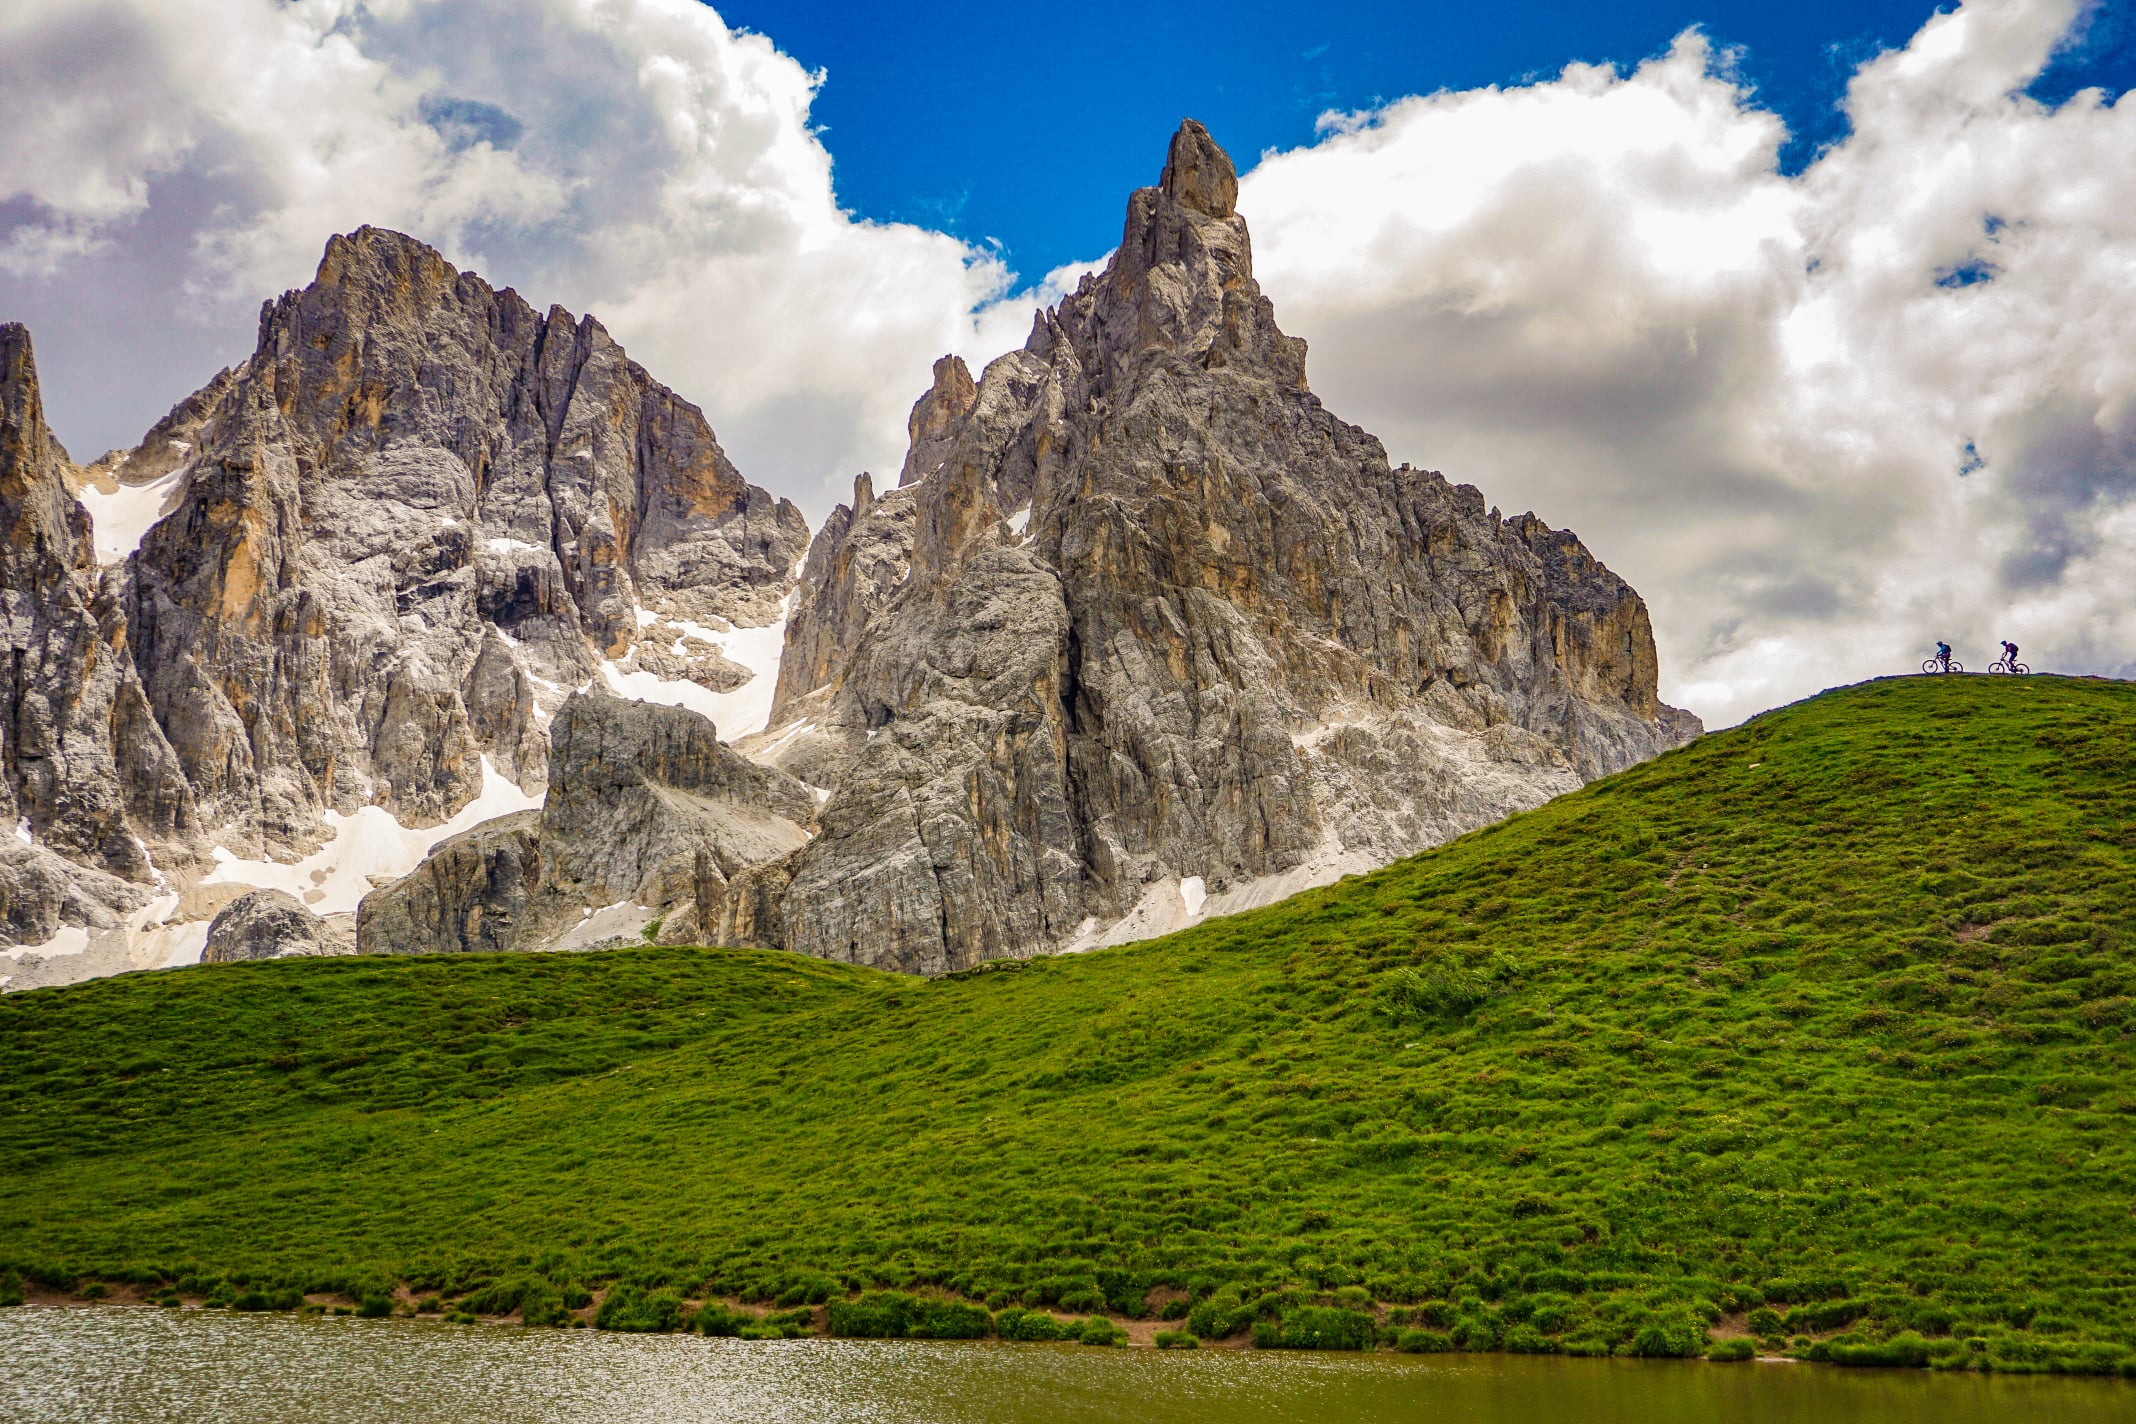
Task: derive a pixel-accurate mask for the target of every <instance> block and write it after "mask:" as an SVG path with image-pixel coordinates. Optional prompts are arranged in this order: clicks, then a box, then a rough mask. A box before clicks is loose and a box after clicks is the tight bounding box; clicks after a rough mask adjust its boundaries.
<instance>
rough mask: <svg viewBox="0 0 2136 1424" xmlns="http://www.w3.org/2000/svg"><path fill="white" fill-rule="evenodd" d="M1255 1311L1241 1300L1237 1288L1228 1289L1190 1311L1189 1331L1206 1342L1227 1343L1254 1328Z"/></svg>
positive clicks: (1195, 1304)
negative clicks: (1242, 1332) (1225, 1340)
mask: <svg viewBox="0 0 2136 1424" xmlns="http://www.w3.org/2000/svg"><path fill="white" fill-rule="evenodd" d="M1253 1317H1254V1311H1253V1308H1252V1307H1250V1306H1248V1305H1247V1304H1245V1303H1244V1302H1243V1301H1241V1300H1240V1299H1239V1290H1238V1287H1237V1286H1225V1287H1224V1288H1223V1289H1222V1290H1220V1291H1218V1292H1216V1293H1215V1294H1214V1295H1212V1296H1210V1297H1209V1298H1208V1299H1207V1300H1198V1301H1196V1302H1194V1305H1193V1307H1192V1308H1191V1309H1189V1310H1188V1311H1187V1329H1188V1330H1189V1331H1191V1332H1192V1333H1193V1334H1195V1335H1197V1336H1199V1337H1200V1338H1202V1339H1204V1340H1224V1339H1228V1338H1230V1337H1231V1336H1233V1335H1236V1334H1238V1333H1240V1332H1241V1331H1244V1330H1250V1329H1252V1328H1253Z"/></svg>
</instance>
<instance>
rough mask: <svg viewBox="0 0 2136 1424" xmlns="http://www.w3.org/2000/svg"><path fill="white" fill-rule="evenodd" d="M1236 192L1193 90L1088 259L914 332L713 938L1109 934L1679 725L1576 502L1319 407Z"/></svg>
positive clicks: (909, 966) (1001, 945)
mask: <svg viewBox="0 0 2136 1424" xmlns="http://www.w3.org/2000/svg"><path fill="white" fill-rule="evenodd" d="M1236 195H1237V180H1236V177H1235V176H1234V173H1233V170H1232V166H1231V163H1230V160H1229V159H1228V158H1227V157H1226V156H1225V154H1224V153H1223V151H1222V150H1221V149H1220V148H1218V147H1217V145H1216V144H1215V143H1214V142H1213V141H1212V140H1211V139H1210V137H1209V135H1208V134H1207V133H1206V132H1205V131H1204V130H1203V129H1202V128H1201V126H1200V125H1198V124H1195V123H1192V122H1191V121H1190V122H1189V123H1187V124H1186V125H1185V126H1184V127H1183V128H1182V129H1181V130H1180V131H1179V133H1178V134H1177V135H1176V136H1175V137H1174V139H1173V141H1172V145H1171V151H1170V153H1169V155H1168V158H1167V161H1166V164H1165V167H1164V172H1163V175H1162V177H1161V179H1160V181H1159V183H1158V186H1156V187H1154V188H1145V189H1142V190H1140V191H1139V192H1137V193H1135V194H1134V196H1133V197H1132V199H1131V200H1130V202H1129V204H1128V213H1127V221H1126V226H1125V230H1124V232H1123V233H1122V237H1121V243H1120V247H1119V250H1118V252H1117V253H1116V255H1115V256H1114V258H1113V260H1112V262H1111V263H1110V265H1109V266H1108V267H1107V269H1106V270H1105V272H1104V273H1103V274H1102V275H1101V276H1098V277H1095V278H1086V279H1085V280H1084V282H1083V283H1082V284H1081V286H1080V287H1079V288H1078V290H1077V291H1076V292H1075V293H1074V294H1073V295H1072V296H1071V297H1069V298H1068V299H1067V300H1065V301H1064V302H1062V303H1061V304H1060V305H1059V306H1058V307H1057V308H1055V309H1054V310H1052V311H1049V312H1046V313H1043V314H1041V316H1040V317H1039V319H1038V320H1037V321H1036V323H1035V324H1034V326H1033V329H1032V332H1031V335H1030V338H1029V340H1028V341H1027V342H1026V343H1025V345H1024V347H1023V349H1022V350H1020V351H1015V352H1011V353H1010V354H1008V355H1006V356H1003V357H1001V358H1000V359H999V360H997V361H995V362H993V363H992V364H991V365H990V366H988V368H987V369H986V371H985V372H984V374H983V375H982V376H981V378H980V379H979V380H978V381H977V382H976V383H974V382H972V381H971V380H970V377H969V375H968V374H967V373H964V371H963V368H962V366H961V363H954V362H947V361H945V362H944V363H942V364H940V365H938V366H937V367H936V372H935V383H934V386H933V388H932V389H931V390H930V391H929V392H928V393H927V394H926V395H925V396H924V397H923V398H922V399H921V401H920V403H919V404H918V406H916V407H915V409H914V412H913V419H912V422H911V435H912V454H911V455H910V456H909V457H908V459H907V461H906V464H905V468H904V470H903V472H902V477H901V479H902V483H901V485H900V487H899V489H898V490H897V491H896V492H895V496H894V498H895V499H896V500H897V504H896V506H895V507H894V508H893V507H892V498H893V497H886V498H884V499H880V500H876V499H873V498H872V497H871V495H870V492H869V491H867V490H865V489H863V490H861V491H859V492H857V493H858V497H857V498H856V503H855V506H854V507H853V508H851V509H849V510H848V509H841V511H840V512H839V513H837V514H836V515H834V516H833V518H832V519H831V520H830V521H829V522H828V523H827V524H826V526H825V528H824V529H823V531H821V532H820V533H819V535H818V536H817V539H816V541H815V543H814V545H813V547H812V548H811V550H810V552H809V556H808V561H807V564H806V565H805V568H804V574H803V581H802V589H801V591H800V594H799V595H798V598H797V603H796V607H795V611H794V614H793V616H792V618H791V620H790V622H789V625H788V651H787V658H788V661H787V663H786V665H785V666H784V667H783V668H782V675H781V680H780V686H779V705H778V708H777V710H776V711H775V714H774V717H773V727H772V729H771V730H769V731H767V732H766V733H765V734H764V736H763V738H762V739H760V742H759V743H758V745H760V746H762V747H764V748H765V749H766V751H767V754H769V755H772V756H773V757H774V758H775V759H776V760H778V761H779V763H780V764H781V765H784V766H788V767H791V768H793V769H795V770H796V771H798V772H800V773H801V774H803V775H805V776H807V777H809V779H811V780H812V781H815V782H817V783H818V784H821V785H826V786H834V787H835V794H834V795H833V796H832V798H831V799H830V801H829V803H828V804H827V805H826V806H825V807H824V809H823V812H822V815H821V826H822V833H821V835H820V836H819V837H818V838H817V839H816V840H815V841H814V842H812V843H811V844H810V845H809V846H808V847H807V848H806V849H804V850H803V851H801V852H799V853H798V854H797V855H795V856H794V857H792V858H791V859H790V860H789V861H787V862H783V863H780V864H778V865H776V866H772V867H768V868H765V869H763V870H760V871H758V872H754V873H752V874H751V875H749V876H746V877H743V878H742V879H741V880H740V881H739V882H737V883H736V884H734V885H733V886H731V887H730V888H729V890H728V891H727V892H725V894H726V896H727V899H728V901H729V903H728V904H727V905H726V907H725V908H724V909H723V910H722V912H721V913H722V915H723V916H724V919H723V921H722V923H723V924H724V925H725V927H726V931H727V933H728V934H729V936H730V937H732V938H736V939H744V940H754V941H757V942H763V943H771V944H779V945H785V946H788V947H791V948H793V949H797V950H801V951H804V952H807V953H811V954H817V955H824V956H828V957H832V958H837V959H846V960H855V961H860V962H865V963H872V964H880V965H883V966H885V967H892V968H899V969H906V970H913V971H919V972H940V971H943V970H951V969H957V968H962V967H964V966H966V965H969V964H971V963H973V962H975V961H978V960H981V959H985V958H990V957H995V956H1000V955H1023V954H1032V953H1039V952H1044V951H1047V950H1049V949H1055V948H1060V947H1064V946H1070V945H1076V944H1087V943H1093V942H1103V941H1106V940H1108V939H1113V938H1124V937H1132V936H1134V935H1136V934H1140V933H1149V932H1154V931H1159V930H1162V929H1164V928H1168V927H1170V926H1171V925H1172V924H1175V923H1179V922H1181V921H1182V919H1183V918H1186V917H1190V916H1191V915H1192V914H1194V913H1196V912H1200V911H1203V910H1204V909H1206V910H1209V911H1214V910H1221V909H1230V908H1238V907H1241V906H1243V905H1245V904H1249V903H1254V902H1256V901H1257V900H1258V899H1260V898H1270V897H1273V896H1274V895H1275V894H1278V893H1285V892H1287V891H1288V890H1290V889H1295V888H1299V887H1300V886H1302V885H1304V884H1306V883H1311V882H1312V881H1314V880H1320V879H1327V878H1332V876H1333V875H1335V874H1337V873H1340V872H1342V871H1345V870H1354V869H1363V868H1366V867H1369V866H1372V865H1377V864H1381V863H1384V862H1386V861H1388V860H1391V859H1394V858H1396V857H1398V856H1400V855H1404V854H1408V853H1411V852H1413V851H1416V850H1419V849H1422V848H1425V847H1427V846H1430V845H1433V844H1436V843H1438V842H1440V841H1443V840H1445V839H1447V838H1449V837H1451V836H1453V835H1456V834H1459V833H1460V832H1462V831H1465V830H1469V829H1472V828H1474V827H1476V826H1479V825H1483V824H1486V823H1488V822H1490V821H1493V820H1496V819H1498V818H1500V817H1502V816H1504V815H1506V814H1508V813H1509V812H1512V811H1515V810H1519V809H1522V808H1524V807H1526V806H1530V805H1534V804H1536V803H1538V802H1540V801H1542V800H1544V799H1547V798H1548V797H1549V796H1552V795H1555V794H1558V793H1559V792H1562V791H1565V790H1569V789H1571V788H1573V787H1575V786H1577V785H1579V784H1580V783H1581V781H1582V780H1584V779H1588V778H1592V777H1595V776H1599V775H1602V774H1604V773H1607V772H1609V771H1613V770H1616V769H1619V768H1621V767H1623V766H1626V765H1629V764H1631V763H1632V762H1634V761H1637V760H1639V759H1641V758H1643V757H1647V756H1651V755H1653V754H1655V753H1656V752H1658V751H1661V750H1663V749H1665V748H1667V747H1669V746H1671V745H1674V744H1676V743H1678V742H1680V741H1683V740H1685V739H1687V738H1688V737H1689V736H1692V735H1695V734H1696V732H1697V730H1698V729H1697V723H1696V720H1695V719H1693V718H1691V717H1690V716H1689V714H1686V713H1681V712H1677V711H1675V710H1674V709H1670V708H1666V707H1664V706H1662V704H1661V703H1660V701H1659V700H1658V698H1657V696H1656V692H1655V680H1656V667H1655V656H1654V643H1653V636H1652V632H1651V629H1650V626H1649V624H1648V619H1647V612H1646V608H1645V605H1644V604H1643V602H1642V601H1641V600H1640V599H1639V597H1638V595H1637V594H1636V593H1634V592H1633V591H1632V590H1631V589H1630V588H1629V587H1628V586H1626V585H1625V584H1624V582H1623V581H1622V580H1620V579H1618V578H1616V577H1615V576H1614V575H1612V574H1611V573H1610V572H1609V571H1608V570H1607V569H1606V568H1604V567H1603V566H1602V565H1601V564H1600V563H1599V562H1598V561H1596V560H1595V559H1594V558H1593V556H1592V555H1590V554H1589V553H1588V552H1587V551H1586V549H1584V548H1583V547H1582V546H1581V545H1580V543H1579V541H1578V540H1577V539H1576V538H1574V537H1573V536H1572V535H1571V534H1569V533H1564V532H1561V531H1556V530H1552V529H1550V528H1548V527H1547V526H1546V525H1544V524H1543V523H1542V522H1541V521H1540V520H1537V519H1536V518H1535V517H1534V516H1532V515H1526V516H1522V517H1520V518H1517V519H1512V520H1507V519H1503V518H1501V517H1499V515H1498V514H1497V513H1496V511H1487V510H1486V508H1485V505H1484V500H1483V497H1482V496H1481V495H1480V494H1478V493H1477V492H1476V491H1475V490H1474V489H1473V488H1470V487H1468V486H1456V485H1451V484H1449V483H1448V482H1447V481H1446V480H1445V479H1444V478H1442V477H1441V476H1439V475H1438V474H1436V473H1432V472H1428V471H1422V470H1413V469H1410V468H1408V467H1407V466H1403V467H1400V468H1390V466H1389V463H1388V460H1387V457H1386V453H1385V451H1384V450H1383V449H1382V447H1381V446H1380V444H1379V442H1378V441H1377V440H1375V439H1373V437H1371V436H1370V435H1368V434H1366V433H1365V432H1364V431H1362V430H1359V429H1357V428H1356V427H1354V426H1350V425H1347V424H1345V423H1343V422H1342V421H1340V420H1338V419H1337V418H1335V417H1334V416H1333V415H1331V414H1330V413H1329V412H1327V411H1326V410H1325V409H1324V408H1323V407H1322V406H1321V404H1320V402H1319V400H1318V399H1317V398H1316V397H1314V396H1313V394H1312V393H1311V391H1310V390H1309V389H1308V388H1307V386H1306V380H1305V346H1304V343H1303V342H1302V341H1299V340H1296V339H1295V338H1291V337H1288V336H1285V335H1284V334H1283V333H1282V331H1281V330H1279V329H1278V327H1277V326H1276V323H1275V317H1274V312H1273V309H1272V307H1271V305H1270V303H1269V302H1268V300H1267V299H1266V298H1265V297H1264V296H1262V294H1261V292H1260V289H1259V287H1258V286H1257V285H1256V283H1255V282H1254V279H1253V270H1252V251H1251V244H1250V241H1249V238H1248V234H1247V230H1246V224H1245V222H1244V220H1243V219H1242V218H1241V217H1240V216H1239V215H1238V213H1237V212H1236V210H1235V207H1234V204H1235V201H1236ZM907 551H909V552H907ZM901 556H902V557H901ZM900 563H902V567H899V565H900ZM893 574H895V576H893ZM781 723H786V724H788V725H787V726H786V727H785V728H784V729H782V728H781V725H780V724H781ZM797 729H798V730H797ZM1189 877H1200V878H1201V882H1202V883H1201V885H1199V886H1194V885H1191V884H1189V885H1188V886H1187V887H1186V889H1185V894H1184V896H1183V895H1182V881H1185V880H1187V879H1188V878H1189ZM1199 893H1206V895H1207V896H1208V903H1207V905H1206V907H1204V906H1202V905H1200V904H1196V903H1193V902H1194V900H1195V899H1196V897H1197V895H1198V894H1199Z"/></svg>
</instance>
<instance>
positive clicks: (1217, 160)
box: [1157, 119, 1239, 218]
mask: <svg viewBox="0 0 2136 1424" xmlns="http://www.w3.org/2000/svg"><path fill="white" fill-rule="evenodd" d="M1157 186H1158V188H1160V189H1161V190H1163V192H1164V195H1165V196H1166V197H1168V198H1170V199H1172V200H1173V201H1174V202H1176V203H1179V204H1181V205H1182V206H1184V207H1188V208H1192V209H1193V210H1194V211H1195V212H1198V213H1202V214H1205V215H1206V216H1208V217H1212V218H1228V217H1230V216H1232V215H1233V214H1234V213H1236V212H1237V211H1238V207H1239V173H1238V170H1237V169H1236V168H1234V167H1233V166H1232V164H1231V155H1230V154H1228V153H1226V152H1224V150H1223V149H1222V148H1221V147H1219V146H1218V144H1217V142H1216V140H1215V139H1213V138H1211V137H1209V131H1208V130H1207V129H1205V128H1203V127H1202V126H1201V124H1200V123H1199V122H1197V121H1196V120H1194V119H1183V120H1181V121H1180V125H1179V132H1177V133H1175V134H1173V135H1172V147H1171V151H1170V152H1168V153H1167V154H1166V155H1165V159H1164V175H1163V176H1162V177H1161V178H1159V179H1158V180H1157Z"/></svg>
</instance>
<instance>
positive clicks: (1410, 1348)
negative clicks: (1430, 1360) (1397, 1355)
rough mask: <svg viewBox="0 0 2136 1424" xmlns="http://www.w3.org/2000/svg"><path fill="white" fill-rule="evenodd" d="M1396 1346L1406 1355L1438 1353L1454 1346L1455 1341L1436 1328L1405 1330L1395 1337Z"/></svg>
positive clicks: (1442, 1352)
mask: <svg viewBox="0 0 2136 1424" xmlns="http://www.w3.org/2000/svg"><path fill="white" fill-rule="evenodd" d="M1394 1348H1395V1349H1397V1350H1400V1351H1401V1352H1402V1353H1403V1354H1405V1355H1438V1354H1444V1353H1445V1352H1446V1351H1448V1350H1451V1349H1453V1348H1454V1342H1453V1341H1451V1340H1449V1339H1447V1338H1446V1337H1445V1336H1444V1335H1442V1334H1440V1333H1439V1332H1438V1331H1436V1330H1404V1331H1403V1332H1402V1333H1401V1334H1399V1335H1397V1336H1395V1337H1394Z"/></svg>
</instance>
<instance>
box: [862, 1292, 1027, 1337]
mask: <svg viewBox="0 0 2136 1424" xmlns="http://www.w3.org/2000/svg"><path fill="white" fill-rule="evenodd" d="M830 1317H831V1319H830V1325H831V1333H832V1334H833V1335H843V1336H846V1337H847V1338H849V1339H856V1340H905V1339H911V1340H978V1339H983V1338H984V1337H985V1336H986V1333H987V1331H988V1330H989V1329H990V1328H991V1327H992V1325H993V1318H992V1317H991V1316H989V1315H988V1314H987V1313H986V1309H985V1307H984V1306H977V1305H967V1304H965V1303H964V1302H963V1301H956V1300H942V1299H940V1298H938V1297H934V1296H912V1295H907V1294H905V1293H904V1292H903V1291H870V1292H869V1293H868V1294H866V1295H864V1296H862V1297H861V1298H860V1299H859V1300H834V1301H832V1302H831V1311H830Z"/></svg>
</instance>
